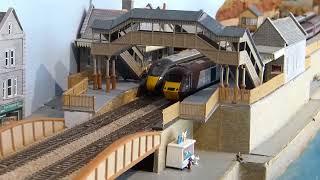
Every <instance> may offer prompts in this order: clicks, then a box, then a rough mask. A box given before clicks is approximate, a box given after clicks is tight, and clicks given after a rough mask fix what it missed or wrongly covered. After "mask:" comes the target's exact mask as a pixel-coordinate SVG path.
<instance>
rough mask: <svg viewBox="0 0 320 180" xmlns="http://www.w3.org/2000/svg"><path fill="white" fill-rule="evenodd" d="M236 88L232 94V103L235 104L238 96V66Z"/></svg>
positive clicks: (237, 69)
mask: <svg viewBox="0 0 320 180" xmlns="http://www.w3.org/2000/svg"><path fill="white" fill-rule="evenodd" d="M235 81H236V82H235V83H236V86H235V87H234V94H233V103H235V104H236V103H237V100H238V97H239V96H238V94H239V66H237V67H236V80H235Z"/></svg>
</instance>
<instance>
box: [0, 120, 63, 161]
mask: <svg viewBox="0 0 320 180" xmlns="http://www.w3.org/2000/svg"><path fill="white" fill-rule="evenodd" d="M64 128H65V124H64V119H58V118H37V119H32V120H20V121H16V122H14V123H11V124H9V125H6V126H3V127H1V128H0V155H1V157H6V156H8V155H10V154H12V153H14V152H16V151H19V150H21V149H23V148H24V147H26V146H28V145H31V144H33V143H35V142H37V141H39V140H41V139H43V138H45V137H47V136H51V135H53V134H55V133H57V132H60V131H63V130H64Z"/></svg>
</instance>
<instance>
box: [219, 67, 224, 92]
mask: <svg viewBox="0 0 320 180" xmlns="http://www.w3.org/2000/svg"><path fill="white" fill-rule="evenodd" d="M223 74H224V68H223V65H220V86H221V87H224V85H223Z"/></svg>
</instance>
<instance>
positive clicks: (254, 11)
mask: <svg viewBox="0 0 320 180" xmlns="http://www.w3.org/2000/svg"><path fill="white" fill-rule="evenodd" d="M248 10H250V11H251V12H252V13H253V14H254V15H256V16H262V15H263V14H262V12H261V11H260V10H259V9H258V8H257V6H256V5H251V6H249V7H248Z"/></svg>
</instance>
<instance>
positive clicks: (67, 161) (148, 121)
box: [26, 105, 167, 180]
mask: <svg viewBox="0 0 320 180" xmlns="http://www.w3.org/2000/svg"><path fill="white" fill-rule="evenodd" d="M165 107H167V105H163V106H161V107H159V109H157V110H155V111H153V112H150V113H148V114H147V115H145V116H142V117H140V118H138V119H137V120H135V121H133V122H131V123H130V124H128V125H126V126H124V127H122V128H120V129H118V130H116V131H115V132H113V133H112V134H109V135H107V136H105V137H103V138H101V139H100V140H98V141H96V142H94V143H92V144H89V145H88V146H86V147H85V148H82V149H80V150H79V151H76V152H74V153H72V154H70V155H69V156H67V157H65V158H64V159H61V160H60V161H57V162H56V163H54V164H52V165H50V166H48V167H46V168H44V169H42V170H41V171H39V172H35V173H34V174H32V175H31V176H29V177H27V178H26V179H30V180H31V179H32V180H43V179H46V180H53V179H61V178H64V177H67V176H68V175H71V174H72V173H74V172H76V171H77V170H79V169H80V168H81V167H83V166H85V165H86V164H87V163H89V162H90V161H91V160H92V159H93V158H94V157H96V156H97V155H98V154H99V153H100V152H102V151H103V150H104V149H105V148H106V147H107V146H109V145H111V144H112V143H113V142H115V141H116V140H118V139H120V138H121V137H124V136H126V135H129V134H133V133H136V132H141V131H146V130H151V128H152V127H153V126H154V125H155V124H156V123H158V121H159V120H160V119H161V118H162V110H163V108H165Z"/></svg>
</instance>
